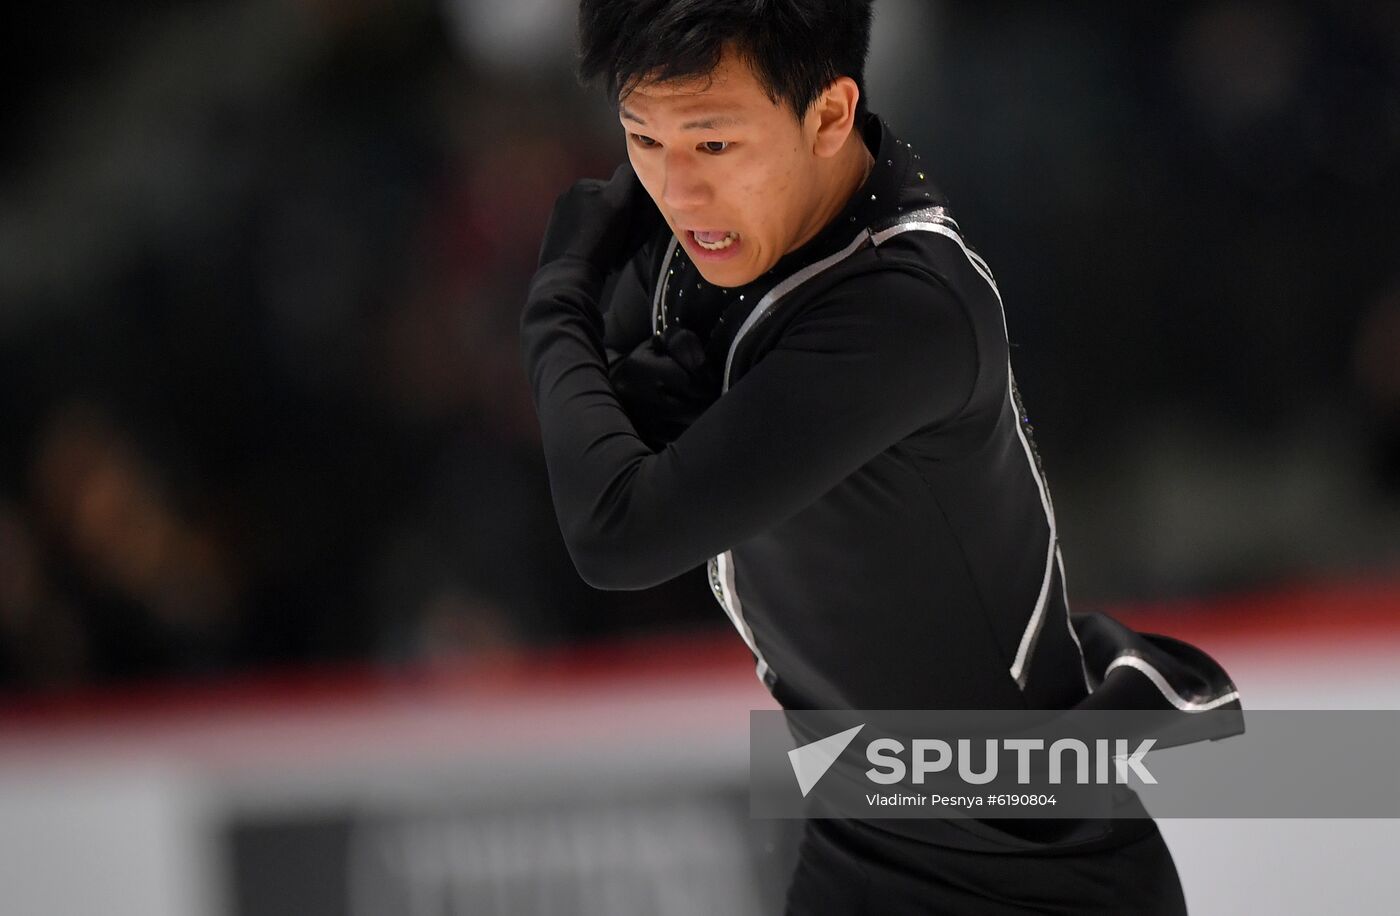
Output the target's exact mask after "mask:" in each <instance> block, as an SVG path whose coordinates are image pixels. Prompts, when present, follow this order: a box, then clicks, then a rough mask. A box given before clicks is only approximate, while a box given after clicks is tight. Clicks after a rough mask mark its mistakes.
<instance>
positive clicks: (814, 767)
mask: <svg viewBox="0 0 1400 916" xmlns="http://www.w3.org/2000/svg"><path fill="white" fill-rule="evenodd" d="M862 728H865V726H864V725H857V726H856V727H855V728H848V729H846V730H845V731H843V732H837V733H836V734H834V735H828V736H827V737H825V738H822V739H821V740H819V741H813V742H812V743H811V744H804V745H802V746H801V747H798V748H793V749H792V750H790V751H788V760H789V761H791V762H792V774H793V775H794V776H796V777H797V787H798V788H799V789H801V790H802V797H803V798H806V797H807V793H808V792H810V791H812V787H813V786H815V785H816V784H817V780H819V779H821V778H822V777H823V776H825V775H826V771H827V770H829V769H831V765H832V764H833V763H835V762H836V758H837V757H840V756H841V752H842V751H844V750H845V749H846V748H847V747H849V746H850V744H851V742H852V741H854V740H855V737H856V733H857V732H859V731H860V730H861V729H862Z"/></svg>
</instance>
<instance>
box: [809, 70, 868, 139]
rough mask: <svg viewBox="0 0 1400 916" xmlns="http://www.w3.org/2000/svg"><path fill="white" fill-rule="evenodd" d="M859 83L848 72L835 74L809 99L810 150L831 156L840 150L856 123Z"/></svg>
mask: <svg viewBox="0 0 1400 916" xmlns="http://www.w3.org/2000/svg"><path fill="white" fill-rule="evenodd" d="M858 101H860V87H858V86H857V85H856V81H855V80H853V79H851V78H850V77H849V76H838V77H837V78H836V79H835V80H833V81H832V83H831V85H830V86H827V87H826V89H824V90H822V94H821V95H820V96H818V97H817V100H816V101H815V102H813V103H812V108H811V110H809V111H808V112H807V117H806V119H805V121H806V123H805V124H804V125H803V126H804V127H806V129H807V131H808V133H809V136H810V137H811V140H812V152H814V153H816V154H817V155H818V156H821V157H822V158H825V159H830V158H831V157H833V156H835V155H836V154H837V153H838V152H840V151H841V148H842V147H843V146H844V145H845V143H846V138H847V137H849V136H850V135H851V131H852V130H853V129H855V124H856V103H857V102H858Z"/></svg>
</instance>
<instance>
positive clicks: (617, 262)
mask: <svg viewBox="0 0 1400 916" xmlns="http://www.w3.org/2000/svg"><path fill="white" fill-rule="evenodd" d="M664 225H665V220H663V219H662V218H661V211H660V210H658V209H656V204H654V203H653V202H652V200H651V196H650V195H648V194H647V192H646V189H645V188H644V187H642V183H641V181H639V180H638V179H637V173H636V172H634V171H632V163H630V162H624V163H622V165H620V166H618V167H617V171H615V172H613V177H612V179H611V180H609V181H600V180H599V179H596V178H585V179H583V180H582V181H579V182H577V183H575V184H574V186H573V187H571V188H569V190H567V191H565V192H564V193H563V194H561V195H559V199H558V200H557V201H556V202H555V204H554V212H553V213H552V214H551V215H550V217H549V226H548V227H547V228H546V229H545V231H544V241H543V242H542V243H541V245H540V262H539V266H541V267H543V266H544V265H545V264H548V263H549V262H550V261H554V260H556V259H558V258H564V257H569V258H578V259H580V260H584V261H587V262H589V263H591V264H593V265H594V266H595V267H597V268H599V269H600V270H602V271H604V272H605V273H610V272H612V271H614V270H617V269H618V268H620V267H622V265H623V264H625V263H627V260H628V259H629V258H631V257H632V255H634V254H635V253H636V252H637V250H638V249H639V248H641V247H642V245H643V243H645V242H646V241H647V240H648V239H649V238H651V236H652V235H654V234H655V233H656V232H657V231H659V230H660V229H661V227H662V226H664Z"/></svg>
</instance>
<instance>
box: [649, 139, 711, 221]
mask: <svg viewBox="0 0 1400 916" xmlns="http://www.w3.org/2000/svg"><path fill="white" fill-rule="evenodd" d="M698 166H699V163H698V162H696V161H695V157H694V156H691V155H688V154H686V153H676V152H671V151H668V152H667V155H666V161H665V163H664V164H663V168H664V169H665V174H664V175H663V176H662V180H661V199H662V201H663V202H664V203H665V204H666V207H667V209H669V210H670V211H671V212H672V213H694V212H697V211H701V210H704V208H705V207H706V206H708V205H709V203H710V198H711V189H710V185H709V182H708V181H706V180H705V176H704V175H703V174H702V171H703V170H702V169H700V168H699V167H698Z"/></svg>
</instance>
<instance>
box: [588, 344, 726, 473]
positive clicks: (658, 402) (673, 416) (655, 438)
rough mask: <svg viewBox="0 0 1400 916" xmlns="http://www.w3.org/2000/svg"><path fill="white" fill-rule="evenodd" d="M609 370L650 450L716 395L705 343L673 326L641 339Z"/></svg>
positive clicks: (715, 375)
mask: <svg viewBox="0 0 1400 916" xmlns="http://www.w3.org/2000/svg"><path fill="white" fill-rule="evenodd" d="M608 374H609V376H610V378H611V379H612V385H613V390H614V391H615V392H616V393H617V398H618V400H619V401H621V402H622V406H623V409H624V410H626V411H627V416H628V418H629V419H631V420H632V425H633V426H635V427H636V429H637V435H639V436H640V437H641V438H642V441H643V442H645V443H646V444H647V446H648V447H649V448H651V449H652V450H654V451H659V450H660V449H661V448H663V447H664V446H665V445H667V444H668V443H670V442H674V441H675V440H676V439H677V438H679V437H680V434H681V433H683V432H685V430H686V429H687V427H689V426H690V424H691V423H694V422H695V420H696V418H697V417H699V416H700V414H702V413H704V412H705V410H706V408H708V407H709V406H710V405H711V404H713V403H714V402H715V400H716V399H718V398H719V389H720V378H719V372H718V371H717V369H716V367H715V365H714V364H713V363H711V362H709V361H707V360H706V357H705V345H704V343H703V342H702V341H701V340H700V338H699V337H698V336H697V335H696V334H695V332H694V331H691V330H689V329H687V328H683V327H680V326H678V325H672V326H671V327H669V328H667V329H666V332H665V336H664V337H655V336H653V337H649V338H647V339H646V340H644V341H642V342H641V343H640V344H638V345H637V347H636V349H634V350H633V351H632V352H631V353H630V354H628V355H627V356H625V357H623V358H621V359H619V360H617V361H616V362H614V363H613V365H612V366H611V367H610V368H609V370H608Z"/></svg>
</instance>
